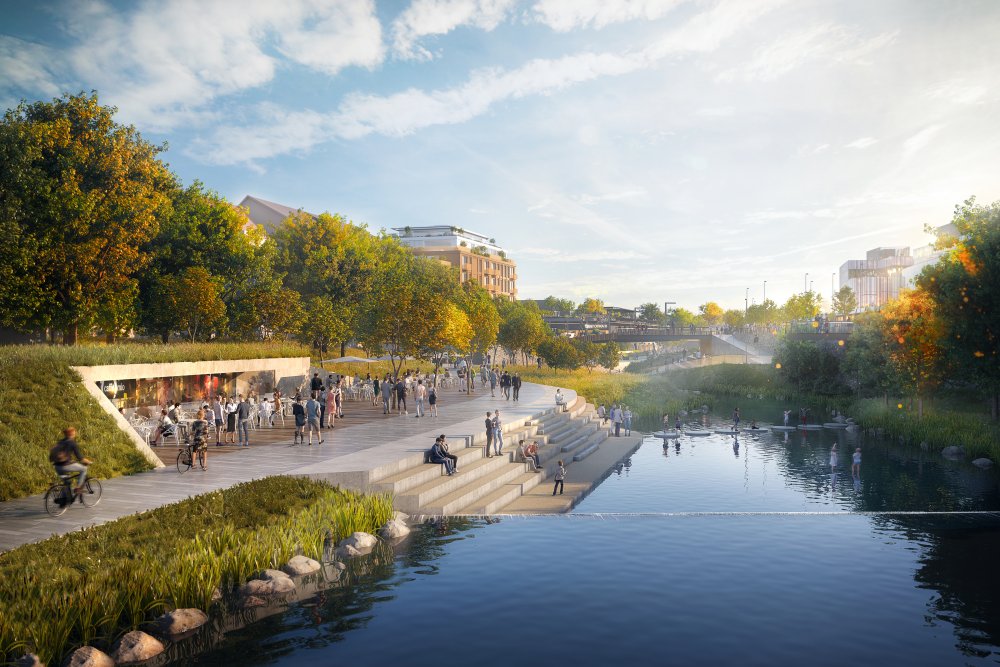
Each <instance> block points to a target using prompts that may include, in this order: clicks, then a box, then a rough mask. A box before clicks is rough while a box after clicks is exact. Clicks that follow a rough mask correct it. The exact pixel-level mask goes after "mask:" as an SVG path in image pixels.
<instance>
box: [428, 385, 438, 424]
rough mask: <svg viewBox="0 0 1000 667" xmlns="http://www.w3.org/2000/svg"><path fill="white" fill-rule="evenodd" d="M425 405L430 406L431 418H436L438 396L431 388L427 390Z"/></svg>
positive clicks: (435, 390)
mask: <svg viewBox="0 0 1000 667" xmlns="http://www.w3.org/2000/svg"><path fill="white" fill-rule="evenodd" d="M427 405H429V406H431V416H432V417H437V416H438V395H437V389H435V388H434V387H431V388H430V389H428V390H427Z"/></svg>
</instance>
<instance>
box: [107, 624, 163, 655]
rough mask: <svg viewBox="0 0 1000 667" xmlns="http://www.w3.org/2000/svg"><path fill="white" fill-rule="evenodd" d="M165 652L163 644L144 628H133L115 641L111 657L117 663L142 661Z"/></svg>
mask: <svg viewBox="0 0 1000 667" xmlns="http://www.w3.org/2000/svg"><path fill="white" fill-rule="evenodd" d="M161 653H163V644H161V643H160V640H158V639H157V638H156V637H152V636H150V635H147V634H146V633H145V632H143V631H142V630H133V631H132V632H129V633H128V634H126V635H125V636H124V637H122V638H121V639H119V640H118V641H117V642H115V647H114V649H112V651H111V657H112V659H114V661H115V662H116V663H123V662H142V661H144V660H149V659H150V658H154V657H156V656H158V655H160V654H161Z"/></svg>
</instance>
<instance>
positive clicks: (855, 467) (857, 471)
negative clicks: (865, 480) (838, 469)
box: [851, 447, 861, 477]
mask: <svg viewBox="0 0 1000 667" xmlns="http://www.w3.org/2000/svg"><path fill="white" fill-rule="evenodd" d="M851 474H852V475H853V476H855V477H860V476H861V448H860V447H858V448H857V449H855V450H854V456H853V457H852V460H851Z"/></svg>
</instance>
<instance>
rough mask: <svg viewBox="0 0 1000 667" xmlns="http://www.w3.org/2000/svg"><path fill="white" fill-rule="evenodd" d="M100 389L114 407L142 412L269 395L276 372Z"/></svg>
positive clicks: (143, 381) (106, 383)
mask: <svg viewBox="0 0 1000 667" xmlns="http://www.w3.org/2000/svg"><path fill="white" fill-rule="evenodd" d="M97 386H98V388H99V389H100V390H101V391H102V392H104V395H105V396H107V397H108V398H109V399H111V402H112V403H114V404H115V407H117V408H141V407H149V406H156V405H166V404H167V403H173V402H175V401H176V402H178V403H200V402H204V401H207V400H209V399H212V398H214V397H215V396H236V395H237V394H243V395H244V396H247V395H250V394H256V395H258V396H260V395H263V394H270V393H271V392H273V391H274V371H254V372H248V373H220V374H214V375H182V376H175V377H163V378H139V379H135V380H101V381H98V383H97Z"/></svg>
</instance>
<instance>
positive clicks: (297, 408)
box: [292, 397, 306, 445]
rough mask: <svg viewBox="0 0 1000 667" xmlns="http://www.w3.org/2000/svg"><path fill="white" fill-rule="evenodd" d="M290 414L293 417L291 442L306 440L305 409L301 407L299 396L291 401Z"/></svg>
mask: <svg viewBox="0 0 1000 667" xmlns="http://www.w3.org/2000/svg"><path fill="white" fill-rule="evenodd" d="M292 416H293V417H294V418H295V435H294V436H293V437H292V444H293V445H295V444H298V443H299V442H305V440H306V434H305V428H306V409H305V408H304V407H302V399H301V398H300V397H296V398H295V400H294V401H293V402H292Z"/></svg>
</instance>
